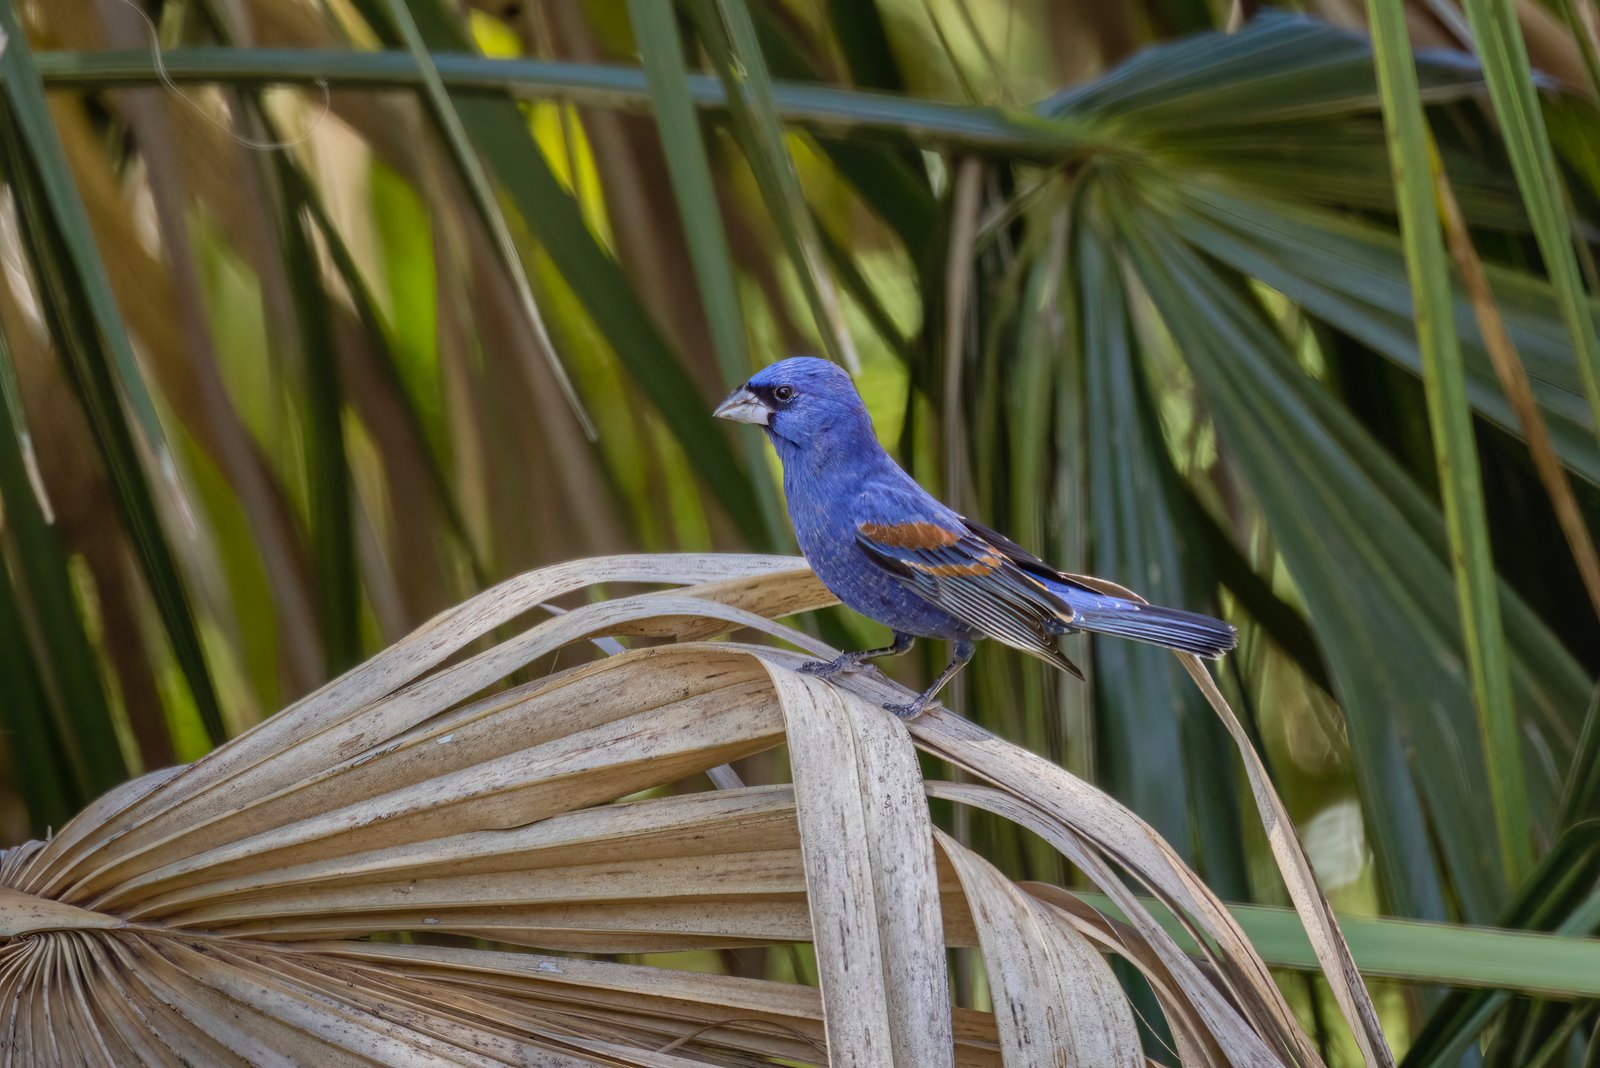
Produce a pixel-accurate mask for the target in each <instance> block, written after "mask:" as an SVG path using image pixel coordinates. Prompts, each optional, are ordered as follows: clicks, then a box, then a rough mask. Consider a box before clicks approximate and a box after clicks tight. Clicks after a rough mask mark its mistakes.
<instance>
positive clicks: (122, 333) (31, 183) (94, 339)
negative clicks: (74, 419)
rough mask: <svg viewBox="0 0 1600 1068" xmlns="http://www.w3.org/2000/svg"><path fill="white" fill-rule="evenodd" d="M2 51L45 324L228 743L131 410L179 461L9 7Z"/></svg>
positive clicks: (163, 458) (175, 639)
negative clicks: (136, 356)
mask: <svg viewBox="0 0 1600 1068" xmlns="http://www.w3.org/2000/svg"><path fill="white" fill-rule="evenodd" d="M0 44H3V48H0V89H3V93H4V96H5V99H6V101H7V115H6V117H5V125H6V127H7V129H8V131H9V132H8V134H7V138H8V140H9V141H10V144H9V147H8V154H9V157H10V158H9V160H8V164H7V171H8V177H9V178H10V181H11V185H12V189H13V190H14V192H15V195H16V196H17V198H18V203H19V211H18V214H19V217H21V218H22V219H23V221H24V229H25V230H26V231H27V232H26V233H25V235H24V241H25V244H26V245H27V247H28V252H29V258H30V260H31V263H32V267H33V269H34V272H35V276H36V278H37V279H38V282H39V286H40V290H41V297H42V298H43V299H42V304H43V306H44V312H45V318H46V319H47V321H48V322H49V324H50V328H51V333H52V335H53V336H54V337H55V339H56V343H57V345H58V347H59V349H60V351H61V353H62V355H63V356H64V357H65V360H66V367H67V371H68V377H69V378H70V380H71V382H72V384H73V388H74V390H75V391H76V392H77V394H78V397H79V400H80V403H82V404H83V407H84V412H85V415H86V416H87V418H88V422H89V426H90V429H91V430H92V432H93V433H94V436H95V442H96V445H97V451H98V453H99V456H100V458H101V460H102V461H103V462H104V464H105V466H106V471H107V473H108V475H109V476H110V482H111V486H112V489H113V491H114V497H115V500H116V504H117V509H118V512H119V514H120V516H121V519H122V522H123V524H124V526H125V527H126V529H127V532H128V539H129V542H130V543H131V545H132V548H133V551H134V555H135V558H136V559H137V560H138V562H139V566H140V569H141V571H142V572H143V575H144V579H145V582H146V584H147V585H148V587H149V590H150V593H151V596H152V597H153V599H154V600H155V604H156V609H157V611H158V613H159V615H160V618H161V622H162V625H163V627H164V628H165V630H166V633H167V638H168V640H169V641H170V642H171V644H172V651H173V655H174V658H175V659H176V660H177V662H178V665H179V667H180V668H181V669H182V671H183V674H184V678H185V680H186V681H187V683H188V687H189V692H190V694H191V696H192V697H193V699H194V703H195V706H196V708H197V710H198V712H199V716H200V720H201V722H202V724H203V725H204V727H205V730H206V733H207V735H208V736H209V737H210V738H211V741H212V742H213V743H220V742H222V741H223V740H224V739H225V738H226V737H227V730H226V729H225V727H224V725H223V722H222V711H221V708H220V706H219V704H218V701H217V695H216V690H215V688H214V687H213V685H212V681H211V673H210V669H209V668H208V666H207V664H206V659H205V653H204V651H203V649H202V648H201V644H200V632H199V625H198V623H197V622H196V620H195V617H194V613H193V609H192V607H191V605H190V604H189V595H188V591H187V590H186V589H185V587H184V584H183V578H182V576H181V575H180V573H179V571H178V566H177V560H176V557H175V554H174V552H173V549H172V546H171V545H170V544H169V543H168V541H167V537H166V534H165V532H164V531H163V529H162V526H161V519H160V516H159V515H158V514H157V512H156V505H155V494H154V491H153V490H152V488H151V486H150V483H149V479H148V477H147V475H146V473H145V471H144V469H143V465H142V463H141V461H140V453H139V449H138V447H137V441H136V436H135V433H134V429H133V427H132V426H131V425H130V423H129V420H128V414H127V410H128V409H131V411H132V412H133V414H134V416H135V418H136V419H137V420H138V423H139V426H140V431H141V433H142V436H143V439H144V441H145V442H146V443H147V444H148V445H149V447H150V448H151V449H152V450H154V452H155V454H156V457H157V461H156V462H157V463H158V464H161V465H165V464H169V463H171V457H170V454H169V453H168V452H167V447H166V443H165V440H164V437H163V435H162V432H161V427H160V423H159V421H158V420H157V418H156V415H155V408H154V405H153V403H152V402H151V400H150V397H149V393H148V391H147V390H146V389H145V386H144V381H143V378H142V376H141V373H140V371H139V368H138V365H137V363H136V362H135V360H134V357H133V348H132V345H131V343H130V342H129V339H128V334H127V330H126V328H125V327H124V325H123V322H122V315H121V312H120V311H119V310H118V308H117V304H116V299H115V298H114V297H113V296H112V293H111V285H110V282H109V280H108V279H107V277H106V273H105V265H104V264H103V263H102V262H101V260H100V256H99V252H98V251H97V250H96V248H95V244H94V236H93V233H92V231H91V230H90V226H89V220H88V217H87V213H86V212H85V210H84V206H83V201H82V199H81V198H80V197H79V195H78V191H77V185H76V183H75V179H74V177H73V175H72V171H71V168H70V167H69V165H68V163H67V159H66V154H65V152H64V151H63V149H62V147H61V143H60V140H59V138H58V137H57V135H56V131H55V126H54V121H53V120H52V118H51V116H50V112H49V107H48V105H47V104H46V101H45V94H44V86H43V84H42V82H41V81H40V77H39V72H38V70H37V68H36V67H35V65H34V63H33V57H32V53H31V51H30V50H29V48H28V42H27V38H26V36H25V35H24V34H23V31H22V28H21V25H20V24H19V22H18V20H17V15H16V12H15V11H14V10H13V7H12V4H11V2H10V0H0ZM85 310H86V311H87V312H88V314H87V315H85V314H84V312H85ZM119 387H120V388H119ZM125 406H126V407H125Z"/></svg>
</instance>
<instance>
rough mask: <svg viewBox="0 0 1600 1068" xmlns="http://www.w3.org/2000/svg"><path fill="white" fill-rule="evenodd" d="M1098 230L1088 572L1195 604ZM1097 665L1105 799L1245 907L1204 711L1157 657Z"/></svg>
mask: <svg viewBox="0 0 1600 1068" xmlns="http://www.w3.org/2000/svg"><path fill="white" fill-rule="evenodd" d="M1098 230H1099V228H1098V227H1096V226H1095V225H1094V223H1093V222H1090V221H1087V220H1080V225H1079V226H1077V227H1076V228H1075V233H1076V241H1075V244H1076V249H1075V251H1076V256H1075V258H1074V261H1073V269H1072V278H1073V280H1074V284H1076V285H1077V287H1078V288H1079V290H1080V300H1081V313H1080V317H1081V320H1082V333H1083V352H1084V356H1085V363H1086V366H1085V384H1084V391H1085V395H1086V396H1085V401H1086V404H1085V407H1086V410H1087V414H1088V426H1087V432H1088V436H1089V440H1090V441H1092V442H1094V447H1093V448H1091V449H1089V450H1088V479H1089V507H1088V514H1089V516H1090V517H1091V518H1090V528H1091V529H1090V535H1091V539H1092V544H1093V546H1094V555H1093V567H1092V570H1093V571H1094V573H1095V574H1098V575H1104V576H1108V577H1110V576H1114V577H1115V580H1116V581H1117V582H1120V583H1123V584H1125V585H1127V586H1130V587H1132V588H1133V589H1136V590H1138V591H1139V593H1140V594H1141V595H1143V596H1145V597H1147V598H1149V599H1150V600H1152V601H1155V602H1157V603H1160V604H1184V605H1190V606H1192V607H1197V608H1198V607H1200V606H1201V604H1203V602H1198V601H1196V600H1195V596H1196V594H1197V592H1198V587H1199V586H1200V583H1199V582H1198V581H1195V580H1196V579H1197V578H1198V575H1197V573H1196V566H1197V563H1198V561H1196V560H1194V559H1192V558H1191V555H1190V554H1188V553H1186V552H1185V548H1184V544H1183V541H1182V539H1181V536H1180V533H1179V532H1180V531H1182V530H1185V529H1187V528H1188V526H1189V524H1187V523H1186V522H1185V521H1184V520H1183V519H1182V518H1181V517H1180V515H1179V509H1180V507H1181V503H1182V497H1181V495H1180V494H1179V492H1177V490H1178V488H1177V486H1176V484H1175V479H1176V473H1175V472H1173V471H1172V470H1171V466H1170V462H1169V461H1168V460H1167V456H1166V447H1165V445H1164V444H1163V443H1162V440H1161V436H1160V428H1159V425H1158V423H1157V422H1156V418H1155V412H1154V410H1153V409H1152V407H1151V402H1150V395H1149V387H1148V383H1147V382H1145V381H1144V375H1143V367H1142V365H1141V362H1140V361H1139V360H1138V358H1137V352H1138V349H1137V340H1136V339H1135V337H1134V335H1133V332H1132V323H1131V321H1130V319H1129V313H1128V308H1127V303H1126V294H1125V293H1124V290H1123V287H1122V284H1121V279H1120V276H1119V274H1118V272H1117V269H1116V265H1115V260H1114V258H1113V255H1112V252H1111V250H1110V249H1108V248H1107V247H1106V244H1105V241H1104V237H1103V235H1102V234H1100V233H1099V232H1098ZM1094 660H1095V669H1096V671H1095V680H1096V685H1095V691H1096V692H1095V703H1096V709H1097V726H1098V729H1099V732H1100V735H1101V737H1102V739H1103V742H1102V750H1103V752H1104V753H1105V758H1106V760H1107V767H1106V774H1107V776H1108V782H1109V783H1110V785H1111V786H1112V788H1113V790H1115V791H1117V792H1118V793H1119V794H1120V795H1121V796H1124V797H1125V798H1126V799H1127V800H1128V803H1129V804H1130V805H1132V806H1133V808H1134V809H1135V810H1136V811H1138V812H1139V813H1140V814H1141V815H1143V816H1144V817H1145V818H1146V819H1149V820H1150V821H1151V822H1152V823H1154V824H1155V826H1156V827H1157V828H1159V829H1161V831H1162V836H1163V837H1165V838H1166V839H1167V840H1168V841H1169V842H1173V843H1175V844H1176V845H1177V846H1178V847H1179V848H1180V849H1182V848H1183V847H1184V846H1185V845H1188V844H1189V843H1190V841H1191V840H1193V846H1194V850H1193V851H1194V852H1195V854H1196V855H1198V856H1200V857H1203V858H1204V859H1205V877H1206V881H1207V882H1208V883H1209V884H1210V885H1212V886H1213V887H1216V888H1217V889H1218V892H1219V893H1222V894H1223V896H1225V897H1231V898H1241V897H1247V896H1248V894H1249V886H1248V880H1247V877H1246V873H1245V858H1244V855H1243V848H1242V842H1241V840H1240V836H1239V824H1238V822H1237V815H1238V803H1237V798H1235V797H1234V795H1233V791H1232V789H1231V783H1232V776H1230V775H1227V774H1225V773H1224V772H1223V770H1222V769H1225V768H1229V767H1231V766H1232V754H1231V752H1230V750H1229V748H1228V742H1227V739H1226V735H1222V736H1221V737H1219V736H1218V735H1219V734H1221V727H1220V725H1219V724H1218V722H1217V720H1216V718H1215V717H1214V716H1213V715H1212V714H1211V710H1210V709H1209V708H1207V707H1206V705H1205V702H1204V700H1203V698H1202V697H1201V695H1200V694H1199V692H1198V691H1197V690H1196V689H1195V687H1194V685H1193V683H1192V682H1191V681H1190V680H1189V678H1188V676H1187V674H1185V673H1184V671H1183V670H1182V667H1181V665H1180V664H1179V662H1178V660H1177V659H1176V658H1175V657H1173V656H1171V655H1170V654H1169V653H1167V652H1166V651H1165V650H1162V649H1157V648H1155V647H1153V646H1148V645H1142V644H1137V643H1134V642H1118V641H1100V640H1096V642H1095V646H1094ZM1197 797H1199V798H1204V800H1202V801H1197V800H1195V798H1197ZM1192 816H1197V817H1198V819H1197V820H1196V819H1193V818H1192ZM1230 817H1232V818H1230ZM1191 827H1192V828H1193V830H1192V831H1191Z"/></svg>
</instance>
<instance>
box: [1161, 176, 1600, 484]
mask: <svg viewBox="0 0 1600 1068" xmlns="http://www.w3.org/2000/svg"><path fill="white" fill-rule="evenodd" d="M1173 225H1174V226H1175V227H1176V228H1177V230H1178V231H1179V233H1181V234H1182V235H1183V237H1184V238H1185V239H1186V240H1187V241H1189V242H1190V243H1191V244H1193V245H1194V246H1195V247H1196V248H1198V249H1200V250H1202V251H1203V252H1205V253H1206V254H1207V255H1209V256H1213V257H1215V258H1217V259H1219V260H1221V261H1222V262H1224V263H1227V264H1229V265H1230V266H1232V267H1234V268H1235V269H1237V270H1239V271H1242V272H1244V273H1245V274H1248V275H1250V276H1251V277H1254V278H1259V279H1260V280H1261V281H1263V282H1265V283H1266V284H1267V285H1269V286H1271V287H1272V288H1273V289H1275V290H1277V291H1278V292H1280V293H1282V294H1283V295H1284V296H1286V297H1288V298H1289V299H1291V300H1293V301H1294V302H1295V303H1296V304H1298V305H1299V306H1300V307H1301V308H1303V309H1304V310H1305V311H1306V312H1308V313H1309V314H1311V315H1313V316H1315V317H1317V318H1319V319H1321V320H1323V321H1324V322H1326V323H1327V324H1328V325H1329V326H1332V327H1334V328H1335V329H1337V330H1339V331H1341V332H1343V333H1346V334H1349V335H1350V336H1351V337H1354V338H1356V339H1357V340H1359V341H1361V342H1362V343H1363V344H1365V345H1368V346H1369V347H1371V348H1372V349H1374V350H1375V351H1377V352H1380V353H1382V354H1383V355H1384V356H1386V357H1388V358H1389V359H1391V360H1393V361H1395V362H1396V363H1398V364H1400V365H1401V366H1403V367H1405V368H1406V369H1407V370H1409V371H1411V372H1412V373H1413V374H1421V371H1422V361H1421V356H1420V354H1419V353H1418V350H1417V344H1416V335H1415V330H1414V329H1413V327H1412V325H1411V312H1410V287H1409V283H1408V282H1407V281H1406V276H1405V262H1404V257H1403V254H1402V252H1401V250H1400V244H1399V241H1398V239H1397V238H1396V237H1395V236H1394V235H1393V234H1392V233H1391V232H1389V231H1387V230H1382V229H1380V228H1378V227H1376V226H1373V225H1371V224H1367V223H1360V222H1356V221H1353V220H1349V219H1340V218H1336V217H1334V216H1332V215H1330V214H1328V213H1325V212H1322V211H1318V210H1315V209H1309V208H1304V207H1300V206H1297V205H1293V204H1288V203H1283V202H1278V201H1273V200H1269V199H1264V198H1262V197H1260V196H1257V195H1254V194H1252V195H1251V196H1250V197H1249V198H1248V199H1246V198H1245V197H1244V196H1242V195H1240V194H1239V193H1238V192H1236V191H1232V190H1227V189H1221V188H1217V187H1216V186H1213V185H1207V184H1199V183H1197V184H1194V185H1190V186H1188V187H1186V188H1184V189H1183V190H1182V192H1181V206H1180V207H1179V209H1178V210H1177V211H1176V212H1175V213H1174V215H1173ZM1490 276H1491V280H1492V283H1493V285H1494V287H1495V295H1496V297H1497V299H1498V301H1499V304H1500V310H1501V313H1502V314H1503V315H1504V317H1505V320H1506V326H1507V329H1508V330H1509V331H1510V332H1511V335H1512V339H1513V340H1514V341H1515V342H1516V345H1517V351H1518V353H1519V355H1521V357H1522V359H1523V362H1524V364H1525V365H1526V366H1527V368H1528V374H1529V376H1530V378H1531V379H1532V380H1533V390H1534V395H1535V397H1536V399H1537V400H1538V401H1539V405H1540V408H1541V410H1542V412H1543V414H1544V416H1545V418H1546V420H1547V421H1548V422H1549V425H1550V433H1551V436H1552V438H1553V439H1554V441H1555V445H1556V450H1557V453H1558V454H1559V455H1560V456H1561V458H1562V461H1563V462H1564V463H1565V464H1566V465H1567V467H1568V468H1569V470H1571V471H1572V472H1573V473H1574V474H1576V475H1578V476H1579V477H1581V478H1583V479H1585V480H1586V481H1588V482H1591V483H1594V484H1600V448H1597V447H1596V444H1595V436H1594V431H1593V428H1592V425H1591V422H1592V421H1591V418H1590V414H1589V410H1588V404H1587V402H1586V401H1585V399H1584V396H1583V383H1582V378H1581V375H1580V373H1579V371H1578V367H1577V362H1576V359H1575V356H1574V353H1573V349H1572V346H1571V343H1570V341H1569V340H1568V338H1567V337H1566V335H1565V328H1564V327H1563V325H1562V322H1561V318H1560V313H1559V310H1558V308H1557V305H1556V298H1555V295H1554V293H1553V292H1552V291H1551V290H1550V287H1549V286H1548V285H1547V284H1545V283H1543V282H1540V281H1538V280H1537V279H1532V278H1529V277H1528V276H1527V275H1523V274H1519V273H1516V272H1512V271H1509V270H1504V269H1498V268H1496V269H1491V271H1490ZM1452 310H1453V314H1454V319H1455V324H1456V328H1457V330H1458V331H1459V332H1460V336H1461V342H1462V349H1463V354H1464V355H1465V357H1466V372H1467V396H1468V399H1469V400H1470V402H1471V403H1472V406H1473V408H1474V409H1475V410H1476V411H1477V412H1478V413H1479V414H1480V415H1482V416H1483V417H1484V418H1486V419H1489V420H1490V421H1491V422H1493V423H1495V424H1497V425H1499V426H1501V427H1503V428H1504V429H1505V430H1507V431H1508V432H1510V433H1512V434H1519V433H1520V431H1519V428H1518V425H1517V421H1516V419H1515V417H1514V415H1513V414H1512V412H1511V408H1510V405H1509V404H1507V402H1506V400H1505V396H1504V394H1503V393H1502V392H1501V390H1500V387H1499V383H1498V382H1497V381H1496V379H1495V376H1494V370H1493V368H1492V367H1491V365H1490V363H1489V356H1488V353H1487V352H1486V351H1485V350H1484V347H1483V342H1482V339H1481V337H1480V336H1479V334H1478V328H1477V323H1476V321H1475V320H1474V318H1473V315H1472V308H1471V304H1470V302H1469V301H1468V299H1467V297H1466V295H1465V294H1463V293H1460V292H1459V291H1458V292H1456V293H1455V295H1454V301H1453V309H1452ZM1595 312H1596V309H1595V307H1594V306H1593V304H1591V306H1590V313H1591V315H1592V314H1595Z"/></svg>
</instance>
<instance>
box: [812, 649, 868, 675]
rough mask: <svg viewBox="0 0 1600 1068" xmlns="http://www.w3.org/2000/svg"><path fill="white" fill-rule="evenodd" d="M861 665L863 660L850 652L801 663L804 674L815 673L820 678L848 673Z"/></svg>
mask: <svg viewBox="0 0 1600 1068" xmlns="http://www.w3.org/2000/svg"><path fill="white" fill-rule="evenodd" d="M860 667H861V661H860V660H859V659H858V658H856V657H855V656H853V655H851V654H850V653H845V654H844V655H842V656H837V657H835V658H833V659H832V660H807V661H806V662H805V663H804V664H801V665H800V673H801V674H802V675H814V676H815V677H817V678H819V679H831V678H835V677H836V676H839V675H847V674H849V673H850V672H852V671H855V670H857V669H858V668H860Z"/></svg>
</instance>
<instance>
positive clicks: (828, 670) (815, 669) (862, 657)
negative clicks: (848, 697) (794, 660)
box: [800, 630, 917, 679]
mask: <svg viewBox="0 0 1600 1068" xmlns="http://www.w3.org/2000/svg"><path fill="white" fill-rule="evenodd" d="M916 640H917V639H916V637H915V636H913V635H910V634H907V633H905V632H904V631H899V630H897V631H895V632H894V642H893V643H892V644H890V645H885V646H884V647H883V648H882V649H864V650H862V651H861V652H859V653H843V654H841V655H840V656H838V657H837V658H835V659H833V660H811V661H807V662H806V663H804V664H801V665H800V670H801V671H803V672H805V673H806V674H807V675H815V676H816V677H817V678H819V679H831V678H833V677H834V676H835V675H843V674H844V673H845V672H848V671H854V670H855V669H856V668H858V667H860V666H861V665H862V664H865V663H866V662H867V661H868V660H874V659H876V658H878V657H880V656H899V655H900V654H901V653H904V652H906V651H907V650H909V649H910V648H911V643H912V642H914V641H916Z"/></svg>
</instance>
